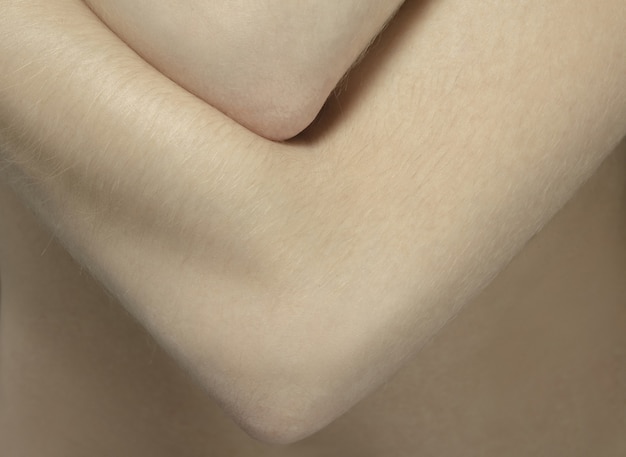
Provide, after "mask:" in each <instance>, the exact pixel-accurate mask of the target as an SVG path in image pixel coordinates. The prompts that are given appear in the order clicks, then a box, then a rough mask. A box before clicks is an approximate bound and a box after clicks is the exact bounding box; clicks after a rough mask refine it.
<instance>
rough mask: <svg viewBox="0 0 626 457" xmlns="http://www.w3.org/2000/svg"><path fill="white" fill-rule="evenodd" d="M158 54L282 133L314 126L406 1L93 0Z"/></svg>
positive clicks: (238, 116)
mask: <svg viewBox="0 0 626 457" xmlns="http://www.w3.org/2000/svg"><path fill="white" fill-rule="evenodd" d="M86 3H87V4H88V5H89V6H90V7H91V8H92V9H93V10H94V11H95V12H96V13H97V14H98V16H99V17H100V18H102V20H103V21H104V22H105V24H107V25H108V26H109V27H111V29H112V30H113V31H114V32H115V33H117V35H118V36H119V37H121V38H122V39H123V40H124V41H125V42H126V43H127V44H128V45H129V46H130V47H131V48H133V49H134V50H136V51H137V52H139V54H140V55H142V56H143V57H144V58H145V59H146V60H147V61H148V62H149V63H150V64H152V65H154V66H155V67H156V68H157V69H158V70H159V71H161V72H162V73H163V74H165V75H167V76H169V77H170V78H172V79H173V80H174V81H176V82H177V83H179V84H180V85H181V86H182V87H184V88H185V89H187V90H189V91H191V92H192V93H194V94H196V95H198V96H199V97H200V98H202V99H203V100H205V101H207V102H208V103H210V104H211V105H212V106H215V107H216V108H218V109H219V110H221V111H222V112H224V113H226V114H227V115H228V116H229V117H231V118H233V119H235V120H236V121H238V122H239V123H241V124H242V125H244V126H246V127H248V128H249V129H251V130H252V131H254V132H256V133H258V134H260V135H262V136H264V137H267V138H270V139H274V140H284V139H287V138H290V137H292V136H294V135H296V134H297V133H299V132H300V131H301V130H303V129H304V128H305V127H306V126H308V125H309V124H310V123H311V122H312V121H313V119H314V118H315V116H316V115H317V113H318V112H319V110H320V109H321V107H322V105H323V104H324V102H325V101H326V99H327V98H328V95H329V94H330V92H331V91H332V90H333V89H334V87H335V86H336V85H337V83H338V82H339V80H340V79H341V77H342V76H343V75H344V74H345V73H346V72H347V71H348V69H349V68H350V66H351V65H352V64H353V63H354V62H355V60H356V59H357V57H358V56H359V55H360V54H361V53H363V52H364V50H365V48H366V47H367V46H368V44H369V43H370V42H371V41H372V40H373V38H374V37H375V36H376V35H377V34H378V33H379V31H380V30H381V28H382V27H383V25H384V24H385V23H386V22H387V21H388V20H389V18H390V17H391V16H392V14H393V13H394V12H395V10H396V9H397V8H398V7H399V6H400V4H401V1H399V0H391V1H384V2H381V1H377V0H365V1H364V0H347V1H342V2H336V1H330V0H324V1H319V0H306V1H298V2H285V1H281V0H260V1H259V0H238V1H231V0H209V1H207V0H185V1H184V2H176V3H175V4H172V3H171V2H165V1H153V0H86Z"/></svg>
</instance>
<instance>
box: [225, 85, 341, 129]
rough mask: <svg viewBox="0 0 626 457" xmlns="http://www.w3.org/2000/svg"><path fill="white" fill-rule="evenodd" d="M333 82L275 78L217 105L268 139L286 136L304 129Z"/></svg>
mask: <svg viewBox="0 0 626 457" xmlns="http://www.w3.org/2000/svg"><path fill="white" fill-rule="evenodd" d="M333 87H334V86H332V85H330V84H324V85H322V84H308V85H305V84H297V83H291V84H290V83H288V82H285V81H277V82H273V83H272V84H269V85H268V86H267V87H261V86H257V87H256V88H255V89H254V90H255V92H254V93H247V94H246V93H245V92H244V93H243V94H241V93H240V94H239V96H237V97H233V98H231V99H230V101H229V103H228V105H227V106H222V107H220V108H221V109H222V110H223V111H224V112H225V114H227V115H228V116H229V117H231V118H232V119H233V120H235V121H237V122H238V123H239V124H241V125H243V126H244V127H246V128H247V129H248V130H250V131H252V132H253V133H256V134H257V135H259V136H262V137H264V138H266V139H268V140H271V141H286V140H289V139H291V138H293V137H295V136H296V135H298V134H299V133H301V132H302V131H303V130H305V129H306V128H307V127H308V126H309V125H310V124H311V123H312V122H313V121H314V120H315V118H316V117H317V115H318V114H319V112H320V110H321V109H322V107H323V106H324V103H325V102H326V99H327V98H328V96H329V94H330V93H331V91H332V88H333Z"/></svg>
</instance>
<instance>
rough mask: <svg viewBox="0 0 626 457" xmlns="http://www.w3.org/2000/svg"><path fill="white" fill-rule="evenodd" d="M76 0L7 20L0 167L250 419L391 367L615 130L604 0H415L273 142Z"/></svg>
mask: <svg viewBox="0 0 626 457" xmlns="http://www.w3.org/2000/svg"><path fill="white" fill-rule="evenodd" d="M77 5H78V3H77V2H70V1H63V2H57V3H55V4H54V5H51V3H50V2H49V1H47V2H43V1H42V2H37V1H34V2H29V3H28V4H25V3H23V2H22V3H20V2H17V3H12V4H11V5H10V6H9V7H8V8H7V9H6V10H5V12H6V15H5V16H4V17H3V18H2V19H1V20H2V23H1V25H2V27H0V30H2V31H3V38H4V39H3V40H2V45H1V46H2V47H1V48H0V51H1V52H0V56H1V58H2V62H1V63H2V65H3V68H6V69H7V71H6V72H5V73H3V74H1V75H0V78H1V79H0V83H1V84H2V87H3V88H11V90H4V91H2V100H1V102H2V103H0V107H1V108H2V112H1V113H0V114H1V117H0V120H1V122H2V135H3V136H2V143H3V149H2V156H1V158H2V161H3V162H2V164H3V174H4V176H6V180H7V181H9V182H11V183H12V185H13V187H14V188H15V189H16V190H17V192H18V193H19V195H20V198H21V200H22V201H23V202H25V203H26V204H28V205H30V206H31V207H32V208H33V210H34V211H35V213H36V214H37V215H38V217H39V218H40V219H41V220H42V221H44V223H45V224H46V225H47V227H49V228H50V229H51V230H53V231H54V233H55V235H56V236H58V237H59V239H60V240H61V241H62V243H63V244H64V245H65V246H67V248H68V249H69V250H70V252H72V254H73V255H74V256H75V258H77V259H78V260H79V261H80V262H81V263H82V264H83V265H86V266H87V267H88V268H89V269H90V270H91V271H93V272H94V274H95V276H96V277H97V278H98V280H100V281H101V282H102V283H103V284H104V285H105V286H106V287H107V288H108V289H109V291H111V292H112V293H113V294H114V296H115V297H117V299H118V300H119V302H120V303H121V304H122V305H123V306H124V307H125V308H126V309H127V310H128V311H130V312H131V314H133V316H135V317H136V318H137V319H138V321H139V322H140V323H141V324H142V325H143V326H145V328H147V329H148V330H149V331H150V332H151V334H152V335H153V336H154V337H155V338H156V340H157V341H158V342H159V344H160V345H162V346H163V347H164V348H166V350H168V352H169V353H170V354H172V356H173V357H174V359H175V360H176V361H177V363H179V364H181V366H184V367H185V368H186V369H187V370H188V371H189V372H191V373H193V374H194V375H195V377H196V379H197V380H198V381H199V384H200V385H202V386H203V388H204V389H205V390H206V391H207V392H209V394H210V395H212V396H213V397H214V398H216V399H217V400H218V402H219V403H220V404H221V405H222V406H224V407H225V409H226V410H227V411H228V412H229V414H231V415H232V416H233V417H235V419H236V420H237V421H238V422H239V423H240V424H241V425H242V426H243V427H244V428H246V430H248V431H249V432H251V433H252V434H253V435H254V436H257V437H259V438H261V439H264V440H265V441H270V442H292V441H295V440H298V439H301V438H303V437H304V436H306V435H308V434H310V433H313V432H314V431H315V430H318V429H320V428H322V427H324V426H325V425H326V424H328V423H329V422H330V421H332V420H333V419H334V418H336V417H338V416H340V415H341V414H343V413H344V412H345V411H346V410H348V409H349V408H350V407H351V406H353V405H354V404H355V403H358V402H359V401H360V400H361V399H363V398H365V397H366V396H367V395H368V394H369V393H371V392H373V391H374V390H375V389H376V388H377V387H378V386H380V385H381V383H383V382H385V380H387V379H389V377H390V376H391V375H392V374H393V373H394V372H395V371H396V370H397V369H398V368H399V367H400V366H402V365H403V364H404V363H405V362H406V360H408V358H410V357H411V356H412V355H414V354H415V353H416V351H417V349H419V348H420V347H422V346H423V344H424V342H425V341H427V340H428V339H429V338H430V337H431V336H432V335H433V334H434V333H435V332H437V330H438V329H439V328H440V327H441V326H442V325H443V323H444V322H446V321H447V320H448V319H449V318H450V316H452V315H453V314H454V312H455V311H456V310H457V309H458V308H459V307H460V306H462V305H463V304H464V303H466V302H467V301H468V300H469V298H470V297H472V296H473V295H474V294H475V293H477V291H479V290H480V289H481V287H482V286H483V285H485V284H486V283H487V282H488V281H489V280H490V279H491V278H492V277H493V275H494V274H496V273H497V272H498V271H500V270H501V268H502V267H503V266H504V265H505V264H506V262H507V261H508V260H510V259H511V257H512V256H513V255H514V254H515V253H516V252H518V251H519V249H521V247H522V246H523V245H524V244H525V243H526V242H527V241H528V239H529V238H530V237H531V236H532V235H533V234H534V233H536V231H537V230H538V228H539V227H541V226H542V224H543V223H545V222H546V221H547V220H549V219H550V217H551V216H552V215H553V214H554V213H555V212H556V211H557V210H558V209H559V208H560V207H561V206H562V205H563V203H564V202H565V201H567V199H568V198H569V197H571V195H572V194H573V192H574V191H575V189H577V188H578V187H579V186H580V185H581V183H582V182H584V180H585V179H586V178H587V177H588V176H590V175H591V174H592V173H593V171H594V170H595V169H596V168H597V166H598V165H599V163H601V162H602V160H603V159H604V158H605V157H606V156H607V154H608V153H609V151H611V150H612V149H613V147H614V146H615V144H617V142H618V141H619V139H620V138H621V137H622V136H623V134H624V130H623V126H624V120H625V113H624V84H623V82H624V81H623V75H624V74H626V72H625V71H623V70H624V68H623V65H624V62H623V61H621V60H619V59H615V56H616V55H618V56H619V55H622V54H623V52H624V48H623V46H624V43H623V40H621V39H620V34H619V32H620V31H621V30H622V29H621V24H622V22H623V21H622V19H623V16H620V14H623V13H621V12H622V9H621V8H620V6H621V5H620V4H619V3H618V2H609V1H607V2H603V5H602V6H603V8H599V9H596V8H595V7H591V6H585V5H578V6H577V7H576V8H572V7H571V6H572V5H571V4H569V3H568V2H556V3H554V4H552V3H551V4H545V3H544V2H529V3H526V4H524V5H523V6H522V5H520V6H518V7H517V8H518V9H516V10H515V11H510V10H509V7H507V8H505V7H500V8H496V7H493V5H491V7H487V6H484V7H482V8H480V7H478V6H476V7H473V8H472V9H468V8H467V7H466V6H465V5H466V4H465V3H464V2H455V1H441V2H435V3H433V4H432V6H431V7H430V8H427V9H425V10H423V11H422V14H421V15H420V14H417V11H418V9H417V8H416V7H415V6H414V5H413V6H411V7H409V11H411V12H412V13H413V14H412V15H408V16H407V19H405V20H404V21H402V22H400V28H398V29H396V34H397V35H395V37H396V39H395V40H392V41H391V42H390V44H389V45H388V46H387V47H385V48H384V49H383V50H381V51H380V53H375V54H373V56H372V57H373V59H374V60H373V62H374V63H375V64H370V65H365V66H364V67H363V69H362V70H361V71H362V72H361V73H359V75H357V76H355V78H356V79H354V80H353V81H354V85H355V86H356V87H359V85H361V86H362V87H363V88H362V90H361V91H358V92H354V91H353V92H352V93H351V94H348V95H347V96H346V98H344V99H343V100H342V101H343V102H344V104H343V105H341V106H340V105H339V104H338V105H336V106H335V108H334V111H333V112H334V113H335V114H337V113H341V114H342V116H338V117H336V119H339V118H340V119H341V120H340V121H336V123H335V128H334V129H333V128H331V129H328V130H326V132H327V133H326V134H325V135H321V136H318V137H317V138H315V135H311V136H309V137H308V138H306V139H305V140H304V141H303V142H300V143H297V144H284V145H276V144H273V143H269V142H265V141H263V140H261V139H259V138H258V137H255V136H254V135H252V134H250V133H249V132H247V131H245V130H244V129H241V128H240V127H239V126H237V125H236V124H234V123H232V122H229V121H228V119H226V118H224V117H223V116H221V115H220V114H219V113H217V112H215V110H211V109H209V107H206V106H205V105H204V104H202V103H200V102H199V101H198V100H197V99H195V98H193V97H189V96H188V94H186V93H185V92H184V91H181V90H180V88H179V87H177V86H175V85H173V84H171V83H170V82H169V81H167V79H166V78H163V77H161V75H158V74H157V73H156V72H154V71H153V70H152V69H151V68H149V67H148V66H147V65H145V64H144V62H142V61H141V60H140V59H137V58H136V56H135V55H133V54H132V53H130V52H129V51H128V49H127V48H126V47H125V46H123V45H122V44H121V43H119V42H118V40H116V38H115V37H114V36H111V34H110V32H109V31H107V30H104V29H103V28H102V27H99V23H98V21H95V20H94V18H93V17H91V16H90V15H89V14H91V13H90V12H88V11H84V9H80V7H78V6H77ZM88 13H89V14H88ZM520 17H521V18H522V19H524V20H522V21H521V22H522V24H524V27H522V26H521V25H520ZM451 18H454V19H451ZM33 23H36V24H38V26H39V27H38V29H37V33H33V32H32V30H31V28H30V27H27V25H28V24H33ZM486 24H488V25H489V27H487V30H488V31H489V33H486V32H484V30H483V28H484V27H485V25H486ZM529 24H531V25H529ZM555 24H558V27H557V26H555ZM460 31H462V32H463V33H461V32H460ZM400 32H402V33H400ZM496 32H497V33H496ZM455 33H456V34H455ZM590 36H593V39H594V40H595V41H590V40H589V37H590ZM522 37H523V39H522ZM538 42H541V43H545V45H544V46H540V47H539V46H535V44H536V43H538ZM442 49H445V50H446V53H442ZM383 51H385V52H387V53H389V55H390V57H388V58H387V59H385V58H384V57H383V56H384V54H381V53H382V52H383ZM425 61H428V62H429V66H428V68H424V67H423V65H421V64H420V62H425ZM24 62H27V64H26V65H24ZM375 68H378V69H379V72H378V73H376V72H375V71H374V69H375ZM367 81H369V83H370V84H369V85H368V84H365V82H367ZM356 94H358V96H356ZM398 94H402V95H401V96H398ZM477 94H478V96H477ZM350 96H352V101H351V102H350ZM33 107H36V108H37V109H33ZM59 113H62V115H61V116H60V115H59ZM77 126H80V127H82V128H77ZM416 126H418V127H419V128H416ZM572 126H576V128H572ZM394 132H401V133H402V135H399V134H394ZM391 153H393V157H392V158H393V160H390V155H391ZM355 158H358V159H359V160H355ZM460 158H462V159H463V160H460ZM470 202H471V204H470ZM485 221H490V223H489V224H485ZM433 246H436V247H437V249H433ZM416 278H418V279H416ZM216 316H218V317H219V318H216Z"/></svg>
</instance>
